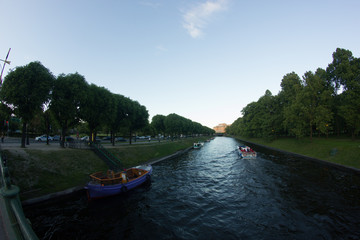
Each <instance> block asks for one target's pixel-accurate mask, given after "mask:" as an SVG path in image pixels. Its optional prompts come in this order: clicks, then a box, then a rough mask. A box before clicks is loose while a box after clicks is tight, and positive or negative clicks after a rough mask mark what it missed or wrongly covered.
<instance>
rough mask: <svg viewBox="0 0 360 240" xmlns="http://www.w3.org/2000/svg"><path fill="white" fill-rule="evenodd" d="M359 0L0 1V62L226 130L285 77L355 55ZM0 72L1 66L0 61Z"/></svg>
mask: <svg viewBox="0 0 360 240" xmlns="http://www.w3.org/2000/svg"><path fill="white" fill-rule="evenodd" d="M359 9H360V1H359V0H342V1H338V0H336V1H334V0H311V1H310V0H302V1H290V0H272V1H268V0H252V1H250V0H248V1H247V0H246V1H245V0H244V1H242V0H201V1H200V0H193V1H192V0H158V1H156V0H102V1H100V0H76V1H74V0H52V1H49V0H31V1H29V0H11V1H9V0H0V16H1V19H2V24H1V27H0V59H5V57H6V54H7V53H8V50H9V48H11V52H10V54H9V58H8V60H9V61H11V64H10V65H6V66H5V70H4V75H3V77H4V76H6V74H7V73H8V71H9V70H10V69H15V68H16V67H17V66H24V65H26V64H28V63H30V62H32V61H40V62H41V63H42V64H43V65H44V66H45V67H47V68H48V69H49V70H50V71H51V72H52V73H53V74H54V75H55V76H58V75H59V74H62V73H64V74H70V73H75V72H78V73H79V74H81V75H83V76H84V77H85V79H86V81H87V82H88V83H89V84H92V83H93V84H96V85H97V86H101V87H105V88H107V89H108V90H110V91H111V92H112V93H116V94H121V95H124V96H126V97H129V98H131V99H132V100H136V101H138V102H139V103H140V104H141V105H144V106H145V107H146V108H147V110H148V112H149V115H150V118H149V121H150V122H151V118H152V117H153V116H154V115H157V114H161V115H165V116H166V115H168V114H170V113H176V114H178V115H180V116H183V117H185V118H188V119H191V120H192V121H195V122H198V123H200V124H202V125H203V126H207V127H210V128H212V127H214V126H216V125H218V124H220V123H227V124H231V123H233V122H234V121H235V120H236V119H237V118H239V117H241V110H242V109H243V108H244V107H245V106H246V105H247V104H249V103H251V102H254V101H257V100H258V99H259V97H261V96H263V95H264V94H265V91H266V90H270V91H271V93H272V94H273V95H277V94H278V93H279V91H280V90H281V87H280V83H281V80H282V78H283V76H284V75H286V74H288V73H291V72H295V73H297V74H298V75H299V76H300V77H302V76H303V75H304V73H305V72H307V71H313V72H314V71H316V69H317V68H323V69H326V67H327V66H328V64H330V63H331V62H332V54H333V52H335V50H336V48H344V49H348V50H350V51H351V52H352V53H353V55H354V56H355V57H360V14H359ZM0 64H1V67H2V66H3V62H0Z"/></svg>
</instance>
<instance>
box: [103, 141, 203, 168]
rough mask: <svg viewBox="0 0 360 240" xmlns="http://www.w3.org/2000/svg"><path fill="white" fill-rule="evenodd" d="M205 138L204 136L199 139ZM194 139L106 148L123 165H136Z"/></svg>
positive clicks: (170, 151)
mask: <svg viewBox="0 0 360 240" xmlns="http://www.w3.org/2000/svg"><path fill="white" fill-rule="evenodd" d="M200 140H205V138H203V139H200ZM194 141H195V140H194V139H187V140H181V141H176V142H161V143H152V144H141V145H122V146H121V147H118V148H109V149H108V150H109V151H111V153H113V154H114V156H116V157H117V158H118V159H120V160H121V162H122V163H123V165H124V167H126V168H127V167H131V166H136V165H139V164H142V163H145V162H147V161H149V160H154V159H158V158H161V157H164V156H168V155H171V154H173V153H175V152H177V151H179V150H183V149H186V148H188V147H191V146H192V145H193V143H194ZM196 141H197V139H196Z"/></svg>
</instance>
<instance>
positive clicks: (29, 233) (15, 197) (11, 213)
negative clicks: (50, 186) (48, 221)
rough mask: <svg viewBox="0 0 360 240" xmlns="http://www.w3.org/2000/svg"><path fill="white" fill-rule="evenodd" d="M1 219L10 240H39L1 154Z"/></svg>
mask: <svg viewBox="0 0 360 240" xmlns="http://www.w3.org/2000/svg"><path fill="white" fill-rule="evenodd" d="M0 170H1V171H0V174H1V177H0V179H1V184H0V187H1V188H0V218H2V219H1V220H2V222H3V227H4V228H5V229H1V226H0V231H1V230H3V233H4V235H5V237H6V238H8V239H26V240H37V239H39V238H38V237H37V236H36V234H35V233H34V231H33V229H32V228H31V226H30V222H29V220H28V219H27V218H26V217H25V215H24V212H23V209H22V206H21V202H20V198H19V192H20V189H19V188H18V187H17V186H15V185H12V184H11V182H10V174H9V170H8V168H7V167H6V161H4V156H3V155H2V154H0Z"/></svg>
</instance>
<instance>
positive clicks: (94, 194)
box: [85, 165, 152, 199]
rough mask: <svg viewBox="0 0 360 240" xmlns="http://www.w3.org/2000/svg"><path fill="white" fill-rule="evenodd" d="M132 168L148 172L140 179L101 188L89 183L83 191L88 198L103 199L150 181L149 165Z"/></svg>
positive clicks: (150, 170) (99, 185)
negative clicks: (85, 191)
mask: <svg viewBox="0 0 360 240" xmlns="http://www.w3.org/2000/svg"><path fill="white" fill-rule="evenodd" d="M134 168H138V169H143V170H146V171H148V172H147V173H146V174H144V175H142V176H141V177H138V178H135V179H133V180H131V181H129V182H127V183H119V184H114V185H105V186H102V185H101V184H94V183H91V182H89V183H88V184H87V185H86V186H85V189H86V190H87V194H88V198H89V199H96V198H104V197H109V196H114V195H118V194H121V193H124V192H127V191H128V190H131V189H133V188H136V187H138V186H140V185H141V184H143V183H144V182H146V181H147V180H149V179H150V176H151V173H152V167H151V166H150V165H147V166H137V167H134Z"/></svg>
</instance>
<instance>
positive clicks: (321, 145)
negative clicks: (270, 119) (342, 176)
mask: <svg viewBox="0 0 360 240" xmlns="http://www.w3.org/2000/svg"><path fill="white" fill-rule="evenodd" d="M238 138H239V139H243V140H247V141H250V142H254V143H259V144H262V145H266V146H270V147H274V148H278V149H282V150H284V151H288V152H294V153H298V154H302V155H305V156H309V157H314V158H317V159H321V160H325V161H329V162H333V163H337V164H341V165H345V166H349V167H354V168H358V169H360V141H359V140H354V141H353V140H351V139H349V138H335V137H332V138H313V140H312V141H310V139H308V138H304V139H299V140H298V139H295V138H279V139H276V140H274V141H272V142H268V141H265V140H263V139H259V138H242V137H238Z"/></svg>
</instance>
